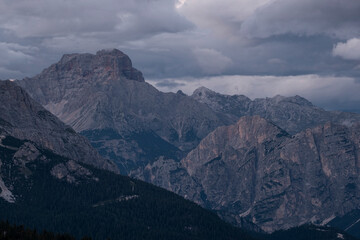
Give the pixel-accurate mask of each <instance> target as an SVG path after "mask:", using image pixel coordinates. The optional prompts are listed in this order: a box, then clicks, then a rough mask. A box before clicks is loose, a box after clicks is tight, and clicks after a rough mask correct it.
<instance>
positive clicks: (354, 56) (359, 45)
mask: <svg viewBox="0 0 360 240" xmlns="http://www.w3.org/2000/svg"><path fill="white" fill-rule="evenodd" d="M333 55H334V56H338V57H342V58H344V59H348V60H360V39H359V38H352V39H350V40H348V41H347V42H345V43H338V44H337V45H336V46H335V47H334V49H333Z"/></svg>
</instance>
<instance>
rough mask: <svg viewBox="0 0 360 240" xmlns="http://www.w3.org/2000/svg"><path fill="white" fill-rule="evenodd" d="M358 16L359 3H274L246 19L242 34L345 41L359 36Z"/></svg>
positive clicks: (335, 0)
mask: <svg viewBox="0 0 360 240" xmlns="http://www.w3.org/2000/svg"><path fill="white" fill-rule="evenodd" d="M359 12H360V1H354V0H316V1H314V0H301V1H298V0H277V1H272V2H271V3H269V4H266V5H264V6H263V7H261V8H259V9H257V10H256V11H255V13H254V14H253V15H252V16H250V17H249V18H247V19H246V20H245V21H244V23H243V25H242V27H241V28H242V29H241V33H242V34H245V35H247V36H249V37H260V38H266V37H269V36H273V35H281V34H286V33H292V34H295V35H300V36H304V35H305V36H309V35H318V34H326V35H328V36H329V37H334V38H340V39H348V38H351V37H354V36H359V34H360V28H359V22H360V14H359Z"/></svg>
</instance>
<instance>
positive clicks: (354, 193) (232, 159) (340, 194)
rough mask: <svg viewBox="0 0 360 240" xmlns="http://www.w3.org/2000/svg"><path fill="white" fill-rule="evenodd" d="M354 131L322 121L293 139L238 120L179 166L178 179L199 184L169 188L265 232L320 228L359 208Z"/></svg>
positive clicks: (264, 124)
mask: <svg viewBox="0 0 360 240" xmlns="http://www.w3.org/2000/svg"><path fill="white" fill-rule="evenodd" d="M359 130H360V126H359V125H354V126H352V127H346V126H344V125H338V124H333V123H327V124H325V125H323V126H319V127H316V128H313V129H308V130H305V131H303V132H300V133H298V134H296V135H294V136H291V135H289V134H288V133H287V132H285V131H284V130H282V129H281V128H279V127H277V126H276V125H274V124H273V123H271V122H268V121H266V120H265V119H263V118H261V117H258V116H255V117H243V118H241V119H240V120H239V121H238V122H237V123H236V124H234V125H231V126H227V127H220V128H218V129H216V130H215V131H214V132H212V133H211V134H209V135H208V136H207V137H206V138H204V139H203V140H202V141H201V142H200V144H199V146H198V147H197V148H195V149H194V150H193V151H191V152H190V153H189V154H188V155H187V156H186V157H185V158H184V159H183V160H182V161H181V167H180V168H181V169H183V170H185V172H186V173H187V174H188V175H189V177H186V178H185V180H182V179H181V178H179V179H178V180H177V182H181V181H184V182H188V181H189V180H188V179H191V180H192V181H193V182H196V183H197V184H198V185H197V187H196V188H193V187H191V185H186V184H182V185H181V187H180V189H177V187H178V186H176V187H175V188H173V191H175V192H178V193H181V194H182V195H183V196H187V197H188V198H189V199H191V200H194V201H196V202H198V203H200V204H201V205H203V206H206V207H208V208H210V209H213V210H217V211H219V212H220V213H222V214H223V215H224V216H226V217H227V218H229V219H231V218H232V219H233V220H234V221H236V222H241V221H242V220H241V219H243V218H245V219H248V220H249V221H251V222H253V223H255V224H256V225H258V226H260V227H261V228H262V229H263V230H265V231H274V230H277V229H283V228H290V227H293V226H298V225H301V224H304V223H307V222H314V223H321V222H323V221H324V220H325V219H328V218H329V217H331V216H340V215H343V214H344V213H346V212H349V211H351V210H353V209H356V208H358V206H360V189H359V187H360V177H359V171H360V167H359V166H360V158H359V156H360V155H359V149H360V144H359V139H360V132H359ZM178 171H179V170H178ZM199 189H200V191H199Z"/></svg>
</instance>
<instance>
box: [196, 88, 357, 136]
mask: <svg viewBox="0 0 360 240" xmlns="http://www.w3.org/2000/svg"><path fill="white" fill-rule="evenodd" d="M191 97H192V98H193V99H195V100H197V101H199V102H201V103H204V104H206V105H207V106H209V107H210V108H211V109H213V110H214V111H215V112H221V113H225V114H227V115H229V116H232V117H234V116H236V117H238V118H240V117H242V116H255V115H259V116H261V117H263V118H265V119H267V120H269V121H272V122H274V123H275V124H276V125H278V126H280V127H281V128H283V129H285V130H286V131H287V132H289V133H291V134H295V133H298V132H300V131H303V130H305V129H307V128H311V127H316V126H318V125H320V124H325V123H326V122H329V121H331V122H336V123H340V124H345V125H351V124H353V123H356V122H360V115H359V114H355V113H346V112H334V111H333V112H331V111H325V110H324V109H322V108H319V107H317V106H314V105H313V104H312V103H311V102H309V101H308V100H306V99H305V98H302V97H300V96H293V97H283V96H280V95H277V96H275V97H273V98H257V99H255V100H253V101H252V100H250V99H249V98H247V97H246V96H244V95H225V94H220V93H217V92H214V91H212V90H210V89H208V88H205V87H201V88H198V89H196V90H195V91H194V93H193V94H192V95H191Z"/></svg>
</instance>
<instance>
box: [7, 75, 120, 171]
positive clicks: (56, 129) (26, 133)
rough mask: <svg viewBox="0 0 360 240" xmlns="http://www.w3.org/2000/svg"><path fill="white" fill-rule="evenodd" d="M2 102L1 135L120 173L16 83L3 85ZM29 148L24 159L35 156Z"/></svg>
mask: <svg viewBox="0 0 360 240" xmlns="http://www.w3.org/2000/svg"><path fill="white" fill-rule="evenodd" d="M0 102H1V104H0V119H1V121H0V129H1V131H3V132H6V133H7V134H8V135H10V136H12V137H15V138H19V139H27V140H30V141H32V142H34V143H36V144H37V145H38V146H41V147H43V148H46V149H49V150H51V151H54V152H55V153H57V154H59V155H62V156H65V157H68V158H71V159H74V160H76V161H80V162H84V163H87V164H91V165H94V166H96V167H98V168H104V169H108V170H112V171H115V172H117V171H118V170H117V168H116V166H115V165H114V164H113V163H112V162H110V161H108V160H105V159H103V158H102V157H101V156H100V155H99V154H98V152H97V151H96V150H95V149H93V148H92V146H91V145H90V143H89V142H88V140H87V139H86V138H84V137H83V136H81V135H79V134H77V133H76V132H75V131H74V130H73V129H72V128H71V127H70V126H67V125H65V124H64V123H62V122H61V121H60V120H59V119H58V118H57V117H55V116H54V115H53V114H51V113H50V112H49V111H47V110H46V109H45V108H43V107H42V106H41V105H40V104H38V103H37V102H35V101H34V100H33V99H32V98H31V97H30V96H29V95H28V94H27V93H26V92H25V91H24V90H23V89H22V88H21V87H19V86H17V85H16V84H15V83H13V82H11V81H0ZM28 148H29V149H28V151H25V155H26V157H27V158H28V159H29V160H31V158H33V157H35V155H34V154H36V152H34V153H32V154H30V152H31V151H32V149H33V148H31V145H29V146H28ZM18 154H21V152H19V153H18ZM32 155H34V156H33V157H32ZM16 157H17V158H19V156H16ZM35 158H36V157H35Z"/></svg>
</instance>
